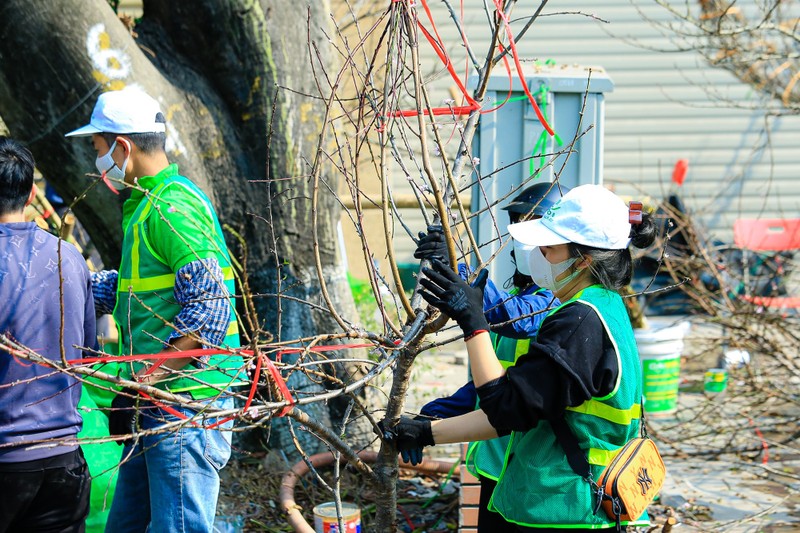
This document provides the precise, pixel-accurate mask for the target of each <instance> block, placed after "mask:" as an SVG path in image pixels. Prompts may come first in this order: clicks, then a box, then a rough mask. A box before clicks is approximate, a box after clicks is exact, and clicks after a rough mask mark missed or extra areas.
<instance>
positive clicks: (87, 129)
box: [64, 124, 102, 137]
mask: <svg viewBox="0 0 800 533" xmlns="http://www.w3.org/2000/svg"><path fill="white" fill-rule="evenodd" d="M95 133H102V131H100V130H99V129H97V128H95V127H94V126H92V125H91V124H87V125H85V126H84V127H82V128H78V129H77V130H73V131H71V132H69V133H67V134H65V135H64V137H78V136H80V135H94V134H95Z"/></svg>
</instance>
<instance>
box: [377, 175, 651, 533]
mask: <svg viewBox="0 0 800 533" xmlns="http://www.w3.org/2000/svg"><path fill="white" fill-rule="evenodd" d="M509 232H510V233H511V236H512V237H513V238H514V240H515V241H517V243H518V244H519V243H521V244H522V245H524V247H525V248H526V249H527V251H528V258H527V259H528V264H529V266H530V272H531V276H532V277H533V280H534V282H535V283H536V284H538V285H539V286H541V287H546V288H548V289H550V290H552V291H553V293H554V294H555V295H556V296H557V297H558V298H559V300H561V302H564V303H563V304H562V305H561V306H560V307H558V308H556V309H555V310H554V311H552V312H551V313H550V314H549V315H548V317H547V318H546V319H545V320H544V321H543V323H542V325H541V328H540V330H539V333H538V335H537V336H536V337H535V339H533V340H532V342H531V343H530V350H529V352H528V353H527V355H524V356H522V357H520V358H519V359H518V361H517V364H516V365H515V366H514V367H512V368H509V369H508V370H504V369H503V367H502V366H501V365H500V363H499V362H498V360H497V358H496V357H495V356H494V354H493V352H492V344H491V342H490V341H489V335H488V333H487V331H488V329H489V325H488V324H487V322H486V319H485V318H484V315H483V312H482V305H481V301H482V291H483V285H484V284H485V279H486V274H485V272H481V273H480V274H479V275H478V280H477V281H476V282H475V283H474V284H473V285H472V286H470V285H468V284H467V283H466V282H464V281H462V280H461V278H460V277H459V276H458V275H457V274H455V273H453V272H452V271H450V269H449V268H448V267H447V266H446V265H444V264H442V263H439V262H433V268H432V269H429V270H426V271H425V274H426V276H427V278H428V279H423V280H422V282H421V283H422V284H423V286H424V287H425V289H426V290H425V291H423V293H422V295H423V297H424V298H425V299H426V300H427V301H428V302H429V303H430V304H431V305H433V306H435V307H437V308H438V309H440V310H441V311H442V312H443V313H445V314H447V315H448V316H450V318H452V319H453V320H455V321H456V322H457V323H458V325H459V326H460V327H461V329H462V330H463V331H464V338H465V340H466V344H467V352H468V354H469V359H470V368H471V371H472V376H473V380H474V382H475V385H476V387H477V391H478V396H479V398H480V407H481V409H480V410H477V411H474V412H472V413H469V414H466V415H463V416H459V417H455V418H449V419H445V420H439V421H434V422H430V421H425V420H410V419H406V418H401V419H400V421H399V422H398V423H397V424H395V425H394V426H391V425H390V423H389V422H388V421H384V422H383V423H382V425H383V427H384V428H385V431H384V438H388V439H394V441H395V443H396V445H397V447H398V449H400V450H403V449H407V448H415V447H422V446H430V445H434V444H445V443H452V442H464V441H471V440H479V439H489V438H494V437H497V436H498V435H505V434H509V433H510V434H511V443H510V444H509V447H508V450H507V452H506V459H505V464H504V466H503V473H502V474H501V477H500V479H499V480H498V484H497V487H496V489H495V491H494V493H493V494H492V499H491V501H490V504H489V508H490V509H491V510H493V511H496V512H498V513H500V515H501V516H502V517H503V519H504V520H505V521H506V522H508V529H507V530H508V531H517V530H519V531H525V530H529V529H530V530H535V531H540V532H541V531H547V530H550V529H552V530H553V531H562V532H563V531H565V530H572V531H576V530H581V529H585V530H589V529H591V530H593V531H602V530H604V529H606V528H608V529H616V526H617V524H616V522H615V521H614V520H612V519H609V518H608V517H607V516H606V515H605V513H604V511H603V510H598V502H597V501H595V494H594V493H593V489H592V486H591V485H590V483H589V482H588V481H587V480H586V479H583V478H582V477H581V476H580V475H578V474H576V473H575V471H576V469H574V468H573V467H571V466H570V461H569V460H568V457H567V453H566V452H565V451H564V447H563V446H562V445H561V443H562V442H565V440H564V439H565V438H566V437H564V433H565V432H566V433H570V432H571V433H572V434H573V435H574V436H575V437H576V438H577V442H578V445H579V447H580V450H578V453H582V455H583V456H584V457H585V459H586V460H588V463H589V464H590V465H591V466H590V468H591V474H592V476H593V478H594V479H597V477H598V476H599V474H600V473H601V472H602V470H603V469H604V468H605V466H606V465H607V464H608V463H609V461H610V459H611V458H612V457H613V455H614V453H615V452H616V451H617V450H618V449H619V448H621V447H622V446H623V445H624V444H625V443H626V442H627V441H629V440H630V439H632V438H634V437H636V436H638V435H639V420H640V418H641V396H642V390H641V370H640V368H639V357H638V352H637V349H636V343H635V341H634V336H633V329H632V328H631V324H630V321H629V319H628V316H627V313H626V310H625V306H624V304H623V302H622V298H621V297H620V296H619V294H618V293H617V291H618V290H619V289H621V288H622V287H624V286H625V285H627V284H628V283H630V280H631V273H632V258H631V252H630V250H629V246H630V245H633V246H636V247H639V248H644V247H647V246H649V245H651V244H652V243H653V241H654V239H655V227H654V225H653V223H652V221H651V220H650V217H649V216H648V215H647V214H646V213H644V214H643V213H642V208H641V204H634V203H632V204H631V206H627V205H625V203H624V202H623V201H622V199H620V198H619V197H618V196H616V195H615V194H614V193H612V192H610V191H609V190H607V189H605V188H603V187H602V186H599V185H583V186H580V187H576V188H574V189H572V190H571V191H570V192H568V193H567V194H566V195H564V197H563V198H562V199H561V200H560V201H558V202H557V203H556V204H555V205H553V207H552V208H551V209H550V210H548V212H547V213H546V214H545V216H544V217H543V218H541V219H539V220H531V221H527V222H522V223H519V224H513V225H511V226H509ZM517 249H520V247H519V246H518V247H517ZM518 260H522V258H521V257H519V258H518ZM572 440H573V442H574V441H575V439H574V438H573V439H572ZM573 453H574V452H573ZM571 458H572V459H574V457H571ZM586 460H583V464H584V465H585V463H586ZM573 462H574V460H573ZM642 518H643V519H640V520H637V521H634V522H630V523H629V524H630V525H643V524H646V523H647V516H646V515H645V516H643V517H642ZM622 525H623V526H624V525H626V524H625V523H623V524H622Z"/></svg>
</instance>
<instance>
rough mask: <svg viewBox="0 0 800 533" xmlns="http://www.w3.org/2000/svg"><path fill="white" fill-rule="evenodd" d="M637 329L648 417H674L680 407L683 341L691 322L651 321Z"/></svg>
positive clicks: (645, 406)
mask: <svg viewBox="0 0 800 533" xmlns="http://www.w3.org/2000/svg"><path fill="white" fill-rule="evenodd" d="M648 324H649V326H650V327H649V328H647V329H637V330H634V335H635V337H636V345H637V346H638V348H639V360H640V361H641V363H642V391H643V393H644V402H645V405H644V408H645V411H646V413H647V415H648V416H653V417H659V416H670V415H671V414H673V413H674V412H675V410H676V409H677V407H678V385H679V383H680V367H681V354H682V353H683V346H684V345H683V338H684V336H685V335H686V333H687V332H688V331H689V328H690V327H691V326H690V324H689V322H677V323H676V322H667V321H659V320H650V321H648Z"/></svg>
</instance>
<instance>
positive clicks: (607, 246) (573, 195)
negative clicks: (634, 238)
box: [508, 185, 631, 250]
mask: <svg viewBox="0 0 800 533" xmlns="http://www.w3.org/2000/svg"><path fill="white" fill-rule="evenodd" d="M630 216H631V212H630V210H629V208H628V206H627V205H625V202H623V201H622V198H620V197H619V196H617V195H616V194H614V193H613V192H611V191H609V190H608V189H606V188H605V187H603V186H602V185H581V186H580V187H575V188H574V189H572V190H571V191H569V192H568V193H566V194H565V195H564V196H563V197H562V198H561V199H560V200H559V201H557V202H556V203H555V204H553V206H552V207H551V208H550V209H548V210H547V212H546V213H545V214H544V216H543V217H542V218H540V219H538V220H528V221H525V222H520V223H518V224H511V225H509V226H508V231H509V233H511V236H512V237H513V238H514V240H515V241H519V242H521V243H522V244H527V245H529V246H553V245H556V244H566V243H569V242H574V243H576V244H582V245H584V246H591V247H593V248H602V249H604V250H622V249H624V248H627V247H628V245H629V244H630V243H631V239H630V234H631V223H630V220H631V218H630Z"/></svg>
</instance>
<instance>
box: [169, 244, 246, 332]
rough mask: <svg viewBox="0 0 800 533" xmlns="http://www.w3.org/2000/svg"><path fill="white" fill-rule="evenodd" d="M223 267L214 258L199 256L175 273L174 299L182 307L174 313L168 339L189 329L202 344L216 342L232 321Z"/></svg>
mask: <svg viewBox="0 0 800 533" xmlns="http://www.w3.org/2000/svg"><path fill="white" fill-rule="evenodd" d="M223 280H224V277H223V274H222V268H221V267H220V266H219V262H218V261H217V260H216V259H214V258H209V259H198V260H197V261H192V262H191V263H187V264H186V265H184V266H182V267H181V268H180V269H179V270H178V272H176V273H175V292H174V295H175V301H176V302H178V304H180V305H181V307H182V309H181V311H180V313H178V316H176V317H175V320H174V325H175V327H176V328H178V330H180V331H173V333H171V334H170V336H169V338H168V339H167V342H168V343H169V342H170V341H172V339H176V338H178V337H185V336H187V335H188V334H190V333H192V334H194V335H196V336H197V337H199V338H200V339H201V341H202V343H203V347H204V348H211V347H213V346H219V345H221V344H222V342H223V341H224V340H225V334H226V333H227V331H228V326H229V325H230V321H231V308H230V300H229V298H230V296H231V295H230V294H229V293H228V290H227V288H226V287H225V283H224V281H223Z"/></svg>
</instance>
